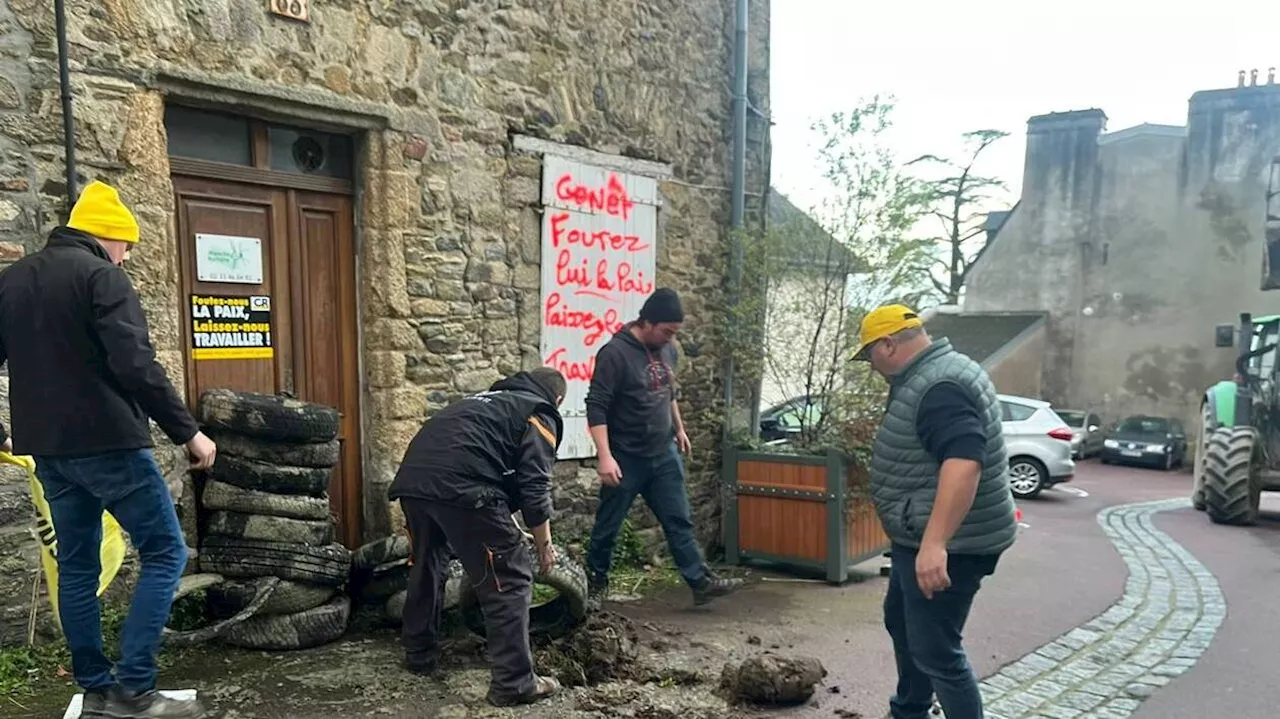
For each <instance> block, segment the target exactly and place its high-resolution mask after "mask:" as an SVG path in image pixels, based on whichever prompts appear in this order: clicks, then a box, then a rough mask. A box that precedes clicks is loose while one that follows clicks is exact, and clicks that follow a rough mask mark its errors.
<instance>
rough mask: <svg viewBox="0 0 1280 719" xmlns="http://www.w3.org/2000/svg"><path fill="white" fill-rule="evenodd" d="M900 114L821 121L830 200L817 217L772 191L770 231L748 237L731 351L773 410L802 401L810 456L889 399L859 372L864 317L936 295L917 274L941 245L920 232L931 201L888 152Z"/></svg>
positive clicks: (799, 411)
mask: <svg viewBox="0 0 1280 719" xmlns="http://www.w3.org/2000/svg"><path fill="white" fill-rule="evenodd" d="M892 109H893V104H892V101H891V100H886V99H882V98H880V97H875V98H872V99H870V100H867V101H865V102H862V103H861V104H859V105H858V106H856V107H854V108H853V109H852V110H849V111H846V112H836V113H833V114H831V115H830V116H827V117H825V118H823V119H821V120H819V121H817V122H815V123H814V124H813V125H812V130H813V133H814V136H815V137H816V138H817V140H818V147H817V155H818V163H819V168H820V171H821V176H822V178H823V180H824V183H823V184H824V185H825V187H823V193H822V194H823V199H822V201H821V202H820V203H818V205H817V206H816V207H814V208H811V209H810V211H809V212H808V213H806V212H804V211H802V210H800V209H799V208H796V207H795V206H794V205H792V204H791V203H790V202H789V201H788V200H787V199H786V198H785V197H782V196H780V195H777V194H776V193H773V192H772V191H771V196H770V197H769V198H768V199H769V203H768V209H769V212H768V222H767V228H766V229H765V230H764V231H763V232H744V233H741V234H740V235H739V236H738V237H737V238H736V240H737V241H738V242H741V243H742V246H743V248H744V260H745V261H744V267H745V268H746V269H745V273H744V277H743V282H742V286H741V288H740V292H739V294H738V302H737V303H736V305H735V306H734V307H733V308H730V310H729V311H728V312H726V313H724V315H723V320H724V325H723V327H722V331H721V333H720V334H721V342H723V343H724V346H725V347H726V349H727V350H729V351H732V352H734V353H735V354H734V356H735V358H736V359H735V366H736V367H737V368H738V369H739V371H740V372H741V375H740V378H741V379H742V380H743V382H744V384H747V383H755V384H756V385H757V386H762V387H763V388H764V392H763V397H762V399H763V401H764V402H765V403H767V404H772V403H774V402H778V401H781V400H790V399H798V400H799V402H800V406H797V407H796V412H795V413H794V417H795V421H796V422H798V423H799V428H798V429H799V432H798V433H797V434H798V437H799V441H800V443H801V444H803V445H806V446H810V447H819V446H822V445H824V444H829V443H831V442H833V441H836V438H837V436H838V435H840V434H842V433H843V432H844V430H843V429H841V424H840V419H841V415H842V414H848V413H847V412H845V411H844V410H845V409H848V407H849V405H851V404H865V403H866V402H867V401H870V402H872V403H874V402H875V401H877V400H876V399H874V398H873V399H870V400H868V399H867V397H868V393H871V394H875V393H878V391H879V389H875V390H868V387H869V386H871V385H874V386H875V387H877V388H878V387H879V385H878V383H876V382H875V380H873V379H872V378H870V377H869V376H867V375H866V374H865V373H863V372H861V370H862V369H863V368H862V367H860V366H857V365H853V366H851V364H850V362H849V358H850V357H851V354H852V352H853V348H854V345H855V344H856V342H857V332H858V322H859V320H860V319H861V316H862V314H863V312H864V311H866V310H867V309H870V308H871V307H874V306H876V305H878V304H882V303H884V302H889V301H904V300H905V301H912V300H913V299H916V298H918V296H919V295H920V294H921V293H922V292H923V291H929V288H928V287H927V286H926V287H921V283H920V281H919V277H918V276H917V275H914V274H913V268H914V267H916V266H919V265H920V264H922V263H923V262H925V261H926V259H927V257H928V253H929V251H930V250H931V248H932V245H931V244H930V243H929V242H927V241H923V240H919V239H915V238H914V237H913V236H912V232H911V230H912V227H913V226H914V224H915V223H916V221H917V219H918V218H920V217H921V216H922V214H923V213H924V212H925V211H926V210H927V209H928V205H927V202H928V200H929V199H930V195H928V194H927V193H926V192H925V188H924V187H922V186H921V185H920V183H919V182H918V181H917V180H915V179H914V178H913V177H911V176H910V175H909V174H908V173H907V172H905V169H904V166H903V165H902V163H900V162H899V161H898V160H897V158H895V157H894V155H893V153H892V152H891V151H890V150H889V149H888V144H887V142H885V133H886V131H888V130H889V128H890V127H891V121H890V117H891V114H892ZM757 395H758V396H759V391H757ZM877 396H878V395H877ZM854 413H855V414H856V411H855V412H854ZM793 427H794V425H793ZM750 430H751V434H752V435H753V436H754V433H755V430H756V426H755V424H754V423H753V424H752V426H751V428H750Z"/></svg>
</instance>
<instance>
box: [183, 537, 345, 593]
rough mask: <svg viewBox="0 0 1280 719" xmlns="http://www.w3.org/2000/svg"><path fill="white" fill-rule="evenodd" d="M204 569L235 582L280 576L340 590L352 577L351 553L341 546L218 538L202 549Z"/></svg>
mask: <svg viewBox="0 0 1280 719" xmlns="http://www.w3.org/2000/svg"><path fill="white" fill-rule="evenodd" d="M200 570H201V571H203V572H214V573H217V574H221V575H222V576H224V577H230V578H232V579H256V578H258V577H279V578H281V579H284V580H288V581H292V582H303V583H305V584H318V585H321V586H329V587H340V586H342V585H343V584H346V583H347V579H348V578H349V576H350V574H351V552H350V551H349V550H348V549H347V548H346V547H344V546H342V545H341V544H330V545H328V546H325V547H308V546H306V545H303V544H283V543H281V542H264V541H260V540H253V539H232V538H230V537H216V536H215V537H209V538H207V539H205V540H204V542H203V543H202V545H201V547H200Z"/></svg>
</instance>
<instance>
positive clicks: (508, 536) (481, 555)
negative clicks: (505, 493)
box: [400, 498, 534, 697]
mask: <svg viewBox="0 0 1280 719" xmlns="http://www.w3.org/2000/svg"><path fill="white" fill-rule="evenodd" d="M400 506H401V508H402V509H403V510H404V516H405V521H406V522H407V524H408V525H409V540H410V545H411V546H412V560H411V561H412V562H413V568H412V569H411V570H410V572H409V591H408V595H407V597H406V599H405V604H404V627H403V629H402V632H401V641H402V642H403V644H404V648H405V653H406V655H407V659H408V661H409V662H410V663H411V664H415V665H419V666H432V665H434V664H436V663H438V661H439V659H440V644H439V638H440V619H441V614H442V613H443V610H444V585H445V582H446V581H447V580H448V578H449V549H450V547H452V548H453V553H454V554H455V555H457V557H458V559H459V560H460V561H461V562H462V567H463V569H465V570H466V573H467V581H470V582H471V584H472V586H474V587H475V590H476V595H477V597H478V598H479V600H480V606H481V607H482V608H483V609H484V621H485V633H486V635H487V645H488V651H489V664H490V691H491V692H492V693H493V694H494V695H496V696H501V697H511V696H520V695H524V694H528V693H529V692H532V691H533V688H534V674H533V652H532V651H531V650H530V649H529V603H530V601H531V600H532V598H533V561H532V558H531V557H530V556H529V549H528V547H527V546H526V545H525V540H524V537H523V535H522V534H521V533H520V530H519V529H518V528H517V527H516V524H515V522H514V521H513V520H512V519H511V510H510V509H508V508H507V506H506V504H505V503H499V504H495V505H492V506H487V507H480V508H476V509H473V508H465V507H454V506H450V505H446V504H439V503H436V502H428V501H424V500H419V499H409V498H404V499H401V500H400Z"/></svg>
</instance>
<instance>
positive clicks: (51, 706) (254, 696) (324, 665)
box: [0, 611, 752, 719]
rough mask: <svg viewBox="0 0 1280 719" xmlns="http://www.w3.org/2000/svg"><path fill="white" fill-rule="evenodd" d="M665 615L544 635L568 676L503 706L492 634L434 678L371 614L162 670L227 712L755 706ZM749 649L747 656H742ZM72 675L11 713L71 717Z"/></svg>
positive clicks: (326, 714)
mask: <svg viewBox="0 0 1280 719" xmlns="http://www.w3.org/2000/svg"><path fill="white" fill-rule="evenodd" d="M680 635H681V632H679V631H677V630H673V629H671V628H668V627H663V626H660V625H658V624H656V623H654V622H640V623H637V622H633V621H632V620H630V619H628V618H627V617H625V616H623V615H621V614H617V613H613V612H607V611H606V612H600V613H597V614H594V615H592V617H591V618H590V619H589V621H588V622H587V623H586V624H585V625H584V626H582V627H580V628H579V629H578V630H577V631H574V632H572V633H570V634H569V635H567V636H564V637H561V638H557V639H540V640H536V641H535V643H534V648H535V660H536V663H537V666H538V671H540V672H546V673H548V674H551V675H553V676H556V677H557V678H559V679H560V680H561V682H562V683H563V684H564V685H565V687H564V690H563V691H562V692H561V694H560V696H558V697H556V698H554V699H551V700H547V701H544V702H539V703H538V704H535V705H532V706H525V707H515V708H501V709H499V708H495V707H491V706H489V705H488V704H487V703H486V701H485V698H484V697H485V693H486V691H487V690H488V682H489V670H488V667H487V665H486V664H485V661H484V640H483V639H480V638H478V637H475V636H474V635H471V634H470V633H468V632H467V631H466V630H465V629H463V628H461V627H458V628H455V629H454V630H453V632H452V633H451V640H450V643H449V644H448V645H447V646H446V648H445V652H444V659H443V666H442V669H441V671H440V672H439V673H438V674H437V675H436V676H434V677H431V678H424V677H419V676H416V675H413V674H410V673H408V672H406V671H405V670H404V669H403V668H402V667H401V666H400V661H401V658H402V656H403V653H402V651H401V649H400V646H399V642H398V639H397V634H396V631H395V629H394V628H391V627H389V626H386V625H384V624H378V623H377V620H376V619H372V618H369V617H362V618H361V620H360V621H359V622H358V623H357V624H356V625H355V626H353V627H352V629H351V631H349V632H348V634H347V635H346V637H345V638H344V639H343V640H341V641H339V642H336V643H334V644H330V645H327V646H324V647H319V648H316V649H312V650H305V651H298V652H253V651H243V650H236V649H232V648H227V647H223V646H220V645H217V644H208V645H203V646H200V647H196V648H193V649H191V650H188V651H186V652H184V653H183V654H182V655H180V656H178V657H177V658H176V659H175V661H174V662H173V663H172V664H171V665H170V666H169V667H167V668H166V669H165V670H164V671H163V672H162V681H163V686H164V687H165V688H192V687H193V688H196V689H198V690H199V692H200V696H201V697H202V698H203V699H204V700H205V702H206V705H207V706H209V707H210V708H211V709H213V710H214V711H212V712H210V716H211V718H215V719H286V718H288V719H332V718H333V717H364V716H368V717H405V718H406V719H408V718H410V717H413V718H415V719H419V718H422V717H437V718H439V719H471V718H476V719H482V718H489V717H492V718H494V719H498V718H505V717H528V718H530V719H537V718H541V717H545V718H547V719H551V718H552V717H555V718H559V717H570V718H573V717H582V718H584V719H585V718H586V717H592V718H599V717H634V718H635V719H676V718H677V717H678V718H679V719H721V718H725V719H727V718H728V717H741V716H745V715H748V714H750V713H752V711H751V710H750V709H748V708H746V707H741V706H736V707H735V706H731V705H730V704H728V703H726V701H725V700H724V699H723V698H721V697H720V696H718V693H717V692H718V686H717V685H718V683H719V681H720V676H721V671H722V668H723V666H724V664H725V661H726V660H727V659H729V658H730V657H727V656H724V655H716V653H715V651H714V650H711V649H709V648H708V646H707V645H704V644H701V643H697V642H690V641H683V640H682V639H681V638H680ZM739 658H740V657H739ZM75 691H76V690H75V688H74V687H72V686H71V685H70V684H69V683H64V682H60V683H58V684H55V685H50V686H48V687H46V688H45V689H44V690H42V691H41V696H40V697H39V698H36V699H34V700H23V706H24V707H25V708H26V712H22V711H21V710H19V713H17V714H13V713H10V710H16V709H17V708H16V707H15V706H13V705H10V706H8V707H7V708H6V710H5V711H0V715H3V716H31V717H41V718H42V719H44V718H47V717H51V716H54V717H56V716H61V712H62V710H63V709H64V708H65V706H66V703H67V702H68V701H69V700H70V698H71V696H72V695H73V694H74V692H75Z"/></svg>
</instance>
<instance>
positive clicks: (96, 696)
mask: <svg viewBox="0 0 1280 719" xmlns="http://www.w3.org/2000/svg"><path fill="white" fill-rule="evenodd" d="M106 706H107V692H106V691H105V690H103V691H96V692H85V693H84V701H83V702H82V703H81V704H80V719H102V716H103V714H102V710H103V709H105V708H106Z"/></svg>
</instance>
